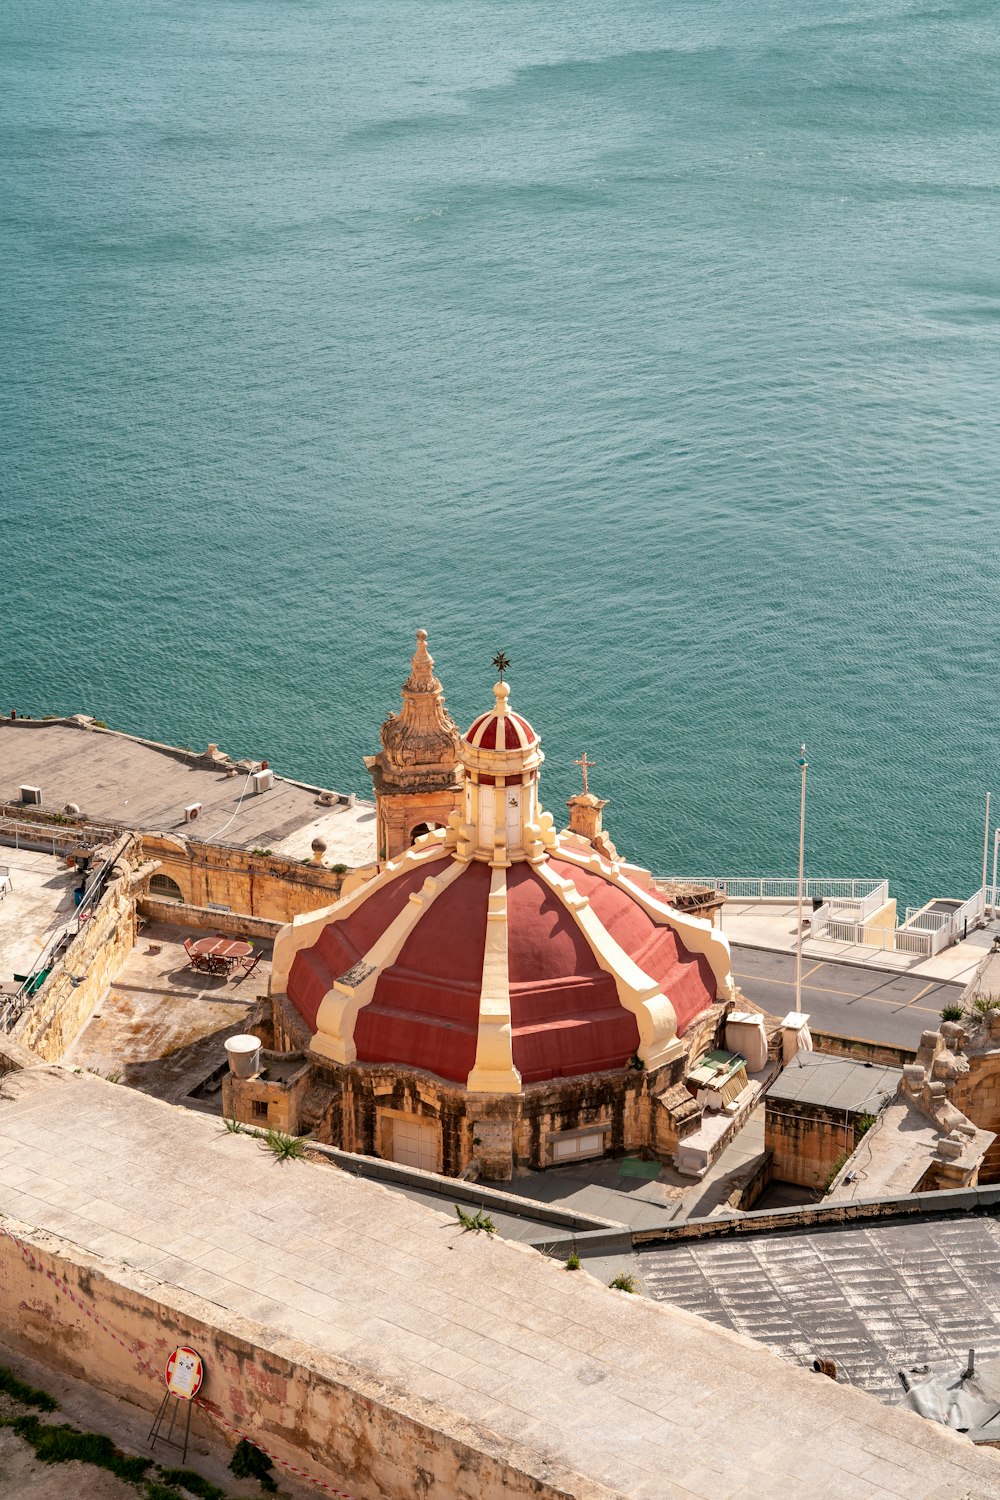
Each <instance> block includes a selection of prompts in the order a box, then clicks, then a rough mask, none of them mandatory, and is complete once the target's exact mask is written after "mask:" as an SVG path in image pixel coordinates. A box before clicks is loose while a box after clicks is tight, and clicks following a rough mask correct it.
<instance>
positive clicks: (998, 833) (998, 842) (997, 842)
mask: <svg viewBox="0 0 1000 1500" xmlns="http://www.w3.org/2000/svg"><path fill="white" fill-rule="evenodd" d="M998 846H1000V828H994V830H993V900H992V902H991V905H992V907H993V920H994V921H996V916H997V847H998Z"/></svg>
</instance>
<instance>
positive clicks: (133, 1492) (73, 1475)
mask: <svg viewBox="0 0 1000 1500" xmlns="http://www.w3.org/2000/svg"><path fill="white" fill-rule="evenodd" d="M0 1401H2V1402H7V1401H9V1398H8V1397H6V1396H4V1397H0ZM10 1405H11V1406H12V1408H13V1405H14V1404H13V1403H10ZM4 1414H5V1415H6V1413H4ZM138 1493H139V1492H138V1490H137V1489H136V1487H135V1485H133V1484H126V1483H125V1481H124V1480H123V1479H116V1478H115V1476H114V1474H106V1473H105V1472H104V1471H103V1470H101V1469H95V1468H93V1467H92V1466H91V1465H90V1464H78V1463H69V1464H42V1463H39V1461H38V1459H37V1458H36V1457H35V1454H34V1450H33V1449H32V1448H30V1447H29V1445H28V1444H27V1443H26V1442H25V1441H24V1439H23V1438H19V1437H18V1436H17V1433H16V1432H13V1431H12V1430H11V1429H10V1428H9V1427H0V1500H67V1497H69V1496H72V1497H73V1500H137V1496H138Z"/></svg>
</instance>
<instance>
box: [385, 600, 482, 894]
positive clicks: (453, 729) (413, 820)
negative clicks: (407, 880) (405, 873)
mask: <svg viewBox="0 0 1000 1500" xmlns="http://www.w3.org/2000/svg"><path fill="white" fill-rule="evenodd" d="M380 738H381V740H382V749H381V750H380V751H379V752H378V754H377V755H366V756H365V765H366V766H367V768H368V771H369V773H370V774H371V778H372V785H373V786H374V788H375V809H376V819H377V845H376V847H377V849H378V859H379V864H380V865H384V864H385V863H386V861H387V860H390V859H394V858H395V857H396V856H397V855H399V854H402V853H403V851H404V850H405V849H408V848H409V847H410V845H411V844H412V843H413V841H414V839H415V838H418V837H419V836H420V834H422V833H426V832H427V831H428V829H430V828H438V827H441V828H443V827H444V826H445V825H446V824H447V822H448V817H449V815H450V813H451V812H452V811H453V810H454V809H455V808H457V807H459V806H460V805H461V801H462V787H463V773H462V766H461V763H460V761H459V732H458V728H457V726H456V725H455V723H454V721H453V720H452V717H451V715H450V714H449V712H448V710H447V709H446V708H445V703H444V693H443V691H442V688H441V684H440V682H439V681H438V679H437V678H436V677H435V676H434V658H433V657H432V656H431V654H430V652H429V651H428V650H427V632H426V630H418V631H417V649H416V651H415V652H414V655H413V661H412V663H411V670H410V675H409V677H408V678H407V679H406V681H405V682H404V683H403V711H402V713H400V714H392V713H391V714H390V715H389V717H388V718H387V719H386V721H385V723H384V724H383V725H382V729H381V731H380Z"/></svg>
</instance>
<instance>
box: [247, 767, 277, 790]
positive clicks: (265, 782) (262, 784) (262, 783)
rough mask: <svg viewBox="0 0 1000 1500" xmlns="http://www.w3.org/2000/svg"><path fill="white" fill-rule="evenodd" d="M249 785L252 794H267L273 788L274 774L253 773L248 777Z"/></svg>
mask: <svg viewBox="0 0 1000 1500" xmlns="http://www.w3.org/2000/svg"><path fill="white" fill-rule="evenodd" d="M250 785H251V787H252V788H253V790H254V792H269V791H270V790H271V788H272V787H273V786H274V772H273V771H254V773H253V775H252V776H251V777H250Z"/></svg>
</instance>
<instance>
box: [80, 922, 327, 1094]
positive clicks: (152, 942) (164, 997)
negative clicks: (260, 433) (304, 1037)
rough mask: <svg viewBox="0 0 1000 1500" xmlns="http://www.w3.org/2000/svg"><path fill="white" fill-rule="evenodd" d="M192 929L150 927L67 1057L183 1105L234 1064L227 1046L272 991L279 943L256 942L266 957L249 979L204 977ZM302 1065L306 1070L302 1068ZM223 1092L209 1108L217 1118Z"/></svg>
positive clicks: (162, 924) (241, 975)
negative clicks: (190, 941)
mask: <svg viewBox="0 0 1000 1500" xmlns="http://www.w3.org/2000/svg"><path fill="white" fill-rule="evenodd" d="M203 935H204V934H202V933H193V932H191V930H190V929H188V928H183V927H173V926H168V925H167V923H165V922H152V923H149V924H148V925H147V926H146V927H144V928H143V930H142V932H141V933H140V934H139V937H138V940H137V941H136V945H135V947H134V948H133V950H132V952H131V953H130V954H129V956H128V957H127V958H126V960H125V963H124V964H123V965H122V967H121V969H120V970H119V972H118V974H117V976H116V978H115V979H114V981H113V983H112V984H111V986H110V987H109V989H108V992H107V994H105V995H104V997H103V998H102V999H101V1000H100V1001H99V1002H98V1004H97V1005H96V1006H95V1007H94V1010H93V1012H92V1013H91V1016H90V1019H89V1020H88V1021H87V1022H86V1024H85V1025H84V1027H83V1029H82V1030H81V1031H80V1033H79V1035H78V1036H77V1037H76V1039H75V1040H74V1041H73V1043H72V1045H71V1046H70V1047H69V1049H68V1051H67V1052H66V1055H65V1056H64V1058H63V1059H62V1060H63V1062H64V1063H65V1064H66V1066H67V1067H74V1068H86V1069H88V1070H89V1071H90V1072H93V1073H99V1074H100V1075H101V1076H102V1077H104V1078H108V1077H112V1078H115V1079H117V1080H118V1081H120V1082H121V1083H123V1084H127V1085H129V1087H131V1088H137V1089H141V1090H142V1091H143V1092H144V1093H147V1094H154V1095H155V1096H156V1097H157V1098H158V1099H167V1100H173V1101H176V1102H177V1103H183V1102H187V1101H188V1097H189V1095H190V1093H191V1090H192V1089H194V1088H195V1087H196V1086H197V1085H198V1084H200V1083H203V1082H204V1080H205V1079H206V1078H208V1077H209V1075H210V1074H211V1073H212V1072H213V1070H214V1069H216V1068H219V1067H221V1066H222V1065H223V1064H224V1063H225V1062H226V1052H225V1045H224V1044H225V1040H226V1038H227V1037H230V1036H235V1035H237V1033H239V1032H241V1031H245V1030H246V1026H245V1019H246V1014H247V1011H248V1010H249V1009H250V1008H251V1006H252V1005H253V1003H254V1001H255V1000H256V998H257V996H258V995H263V994H266V993H267V985H268V978H269V976H270V969H271V958H270V955H271V944H270V943H269V942H265V941H264V940H263V939H262V938H254V939H252V941H253V945H254V947H255V948H256V949H257V950H259V951H262V952H263V953H264V958H263V959H262V960H261V962H260V964H259V965H258V966H257V968H256V969H255V971H254V973H253V975H252V976H248V975H246V974H245V973H244V971H243V970H242V969H240V968H239V967H237V968H236V969H235V970H234V971H233V973H232V974H231V975H229V976H228V977H227V976H226V975H219V974H200V973H197V972H195V970H193V969H192V968H191V967H190V966H189V964H188V957H187V954H186V953H185V951H184V946H183V944H184V939H185V937H200V936H203ZM300 1066H301V1064H300ZM221 1098H222V1096H221V1093H216V1094H215V1095H214V1102H212V1100H208V1101H206V1103H205V1105H204V1107H205V1108H207V1109H212V1110H213V1111H214V1113H215V1114H216V1115H218V1114H219V1113H220V1109H221Z"/></svg>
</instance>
